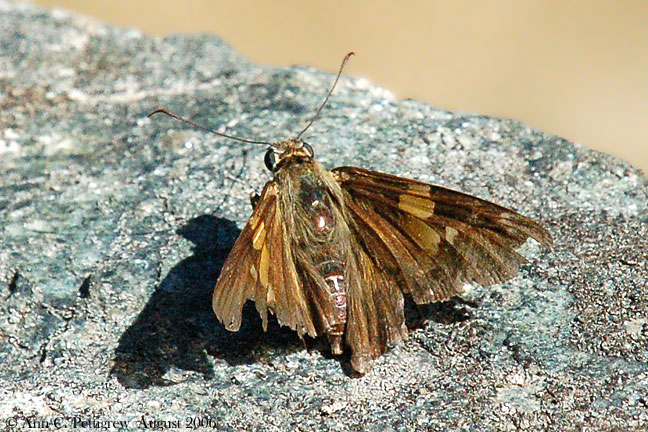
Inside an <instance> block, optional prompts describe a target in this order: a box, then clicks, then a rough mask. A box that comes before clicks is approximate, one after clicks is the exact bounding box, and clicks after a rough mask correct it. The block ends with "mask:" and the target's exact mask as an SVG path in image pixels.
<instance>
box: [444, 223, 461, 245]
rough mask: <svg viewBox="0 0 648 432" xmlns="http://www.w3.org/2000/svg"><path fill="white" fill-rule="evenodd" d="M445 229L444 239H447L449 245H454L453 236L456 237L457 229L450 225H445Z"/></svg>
mask: <svg viewBox="0 0 648 432" xmlns="http://www.w3.org/2000/svg"><path fill="white" fill-rule="evenodd" d="M445 231H446V235H445V237H446V240H448V243H450V244H451V245H454V240H455V237H457V234H459V231H457V230H456V229H454V228H452V227H446V229H445Z"/></svg>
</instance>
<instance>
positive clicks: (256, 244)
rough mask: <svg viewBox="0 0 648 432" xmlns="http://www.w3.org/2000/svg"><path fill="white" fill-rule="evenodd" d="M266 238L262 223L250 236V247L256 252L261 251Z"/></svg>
mask: <svg viewBox="0 0 648 432" xmlns="http://www.w3.org/2000/svg"><path fill="white" fill-rule="evenodd" d="M265 238H266V230H265V224H264V223H263V221H262V222H261V223H260V224H259V226H258V227H257V229H256V231H254V235H253V236H252V247H253V248H254V249H256V250H259V249H261V246H263V242H264V241H265Z"/></svg>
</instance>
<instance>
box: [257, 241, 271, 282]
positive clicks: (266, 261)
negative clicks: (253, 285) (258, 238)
mask: <svg viewBox="0 0 648 432" xmlns="http://www.w3.org/2000/svg"><path fill="white" fill-rule="evenodd" d="M269 270H270V254H269V253H268V247H267V246H266V245H265V244H264V245H263V249H261V257H260V259H259V280H260V281H261V285H262V286H263V287H267V286H268V271H269Z"/></svg>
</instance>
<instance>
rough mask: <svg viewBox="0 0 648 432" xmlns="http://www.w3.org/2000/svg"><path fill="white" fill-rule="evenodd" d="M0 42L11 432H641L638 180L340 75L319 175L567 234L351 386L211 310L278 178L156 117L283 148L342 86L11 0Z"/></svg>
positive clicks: (642, 206)
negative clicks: (505, 209) (491, 205)
mask: <svg viewBox="0 0 648 432" xmlns="http://www.w3.org/2000/svg"><path fill="white" fill-rule="evenodd" d="M0 43H1V46H2V47H3V49H2V50H1V51H0V65H2V66H1V68H0V106H1V107H2V109H1V110H0V169H1V171H2V176H1V177H0V191H1V195H0V221H1V228H2V229H1V230H0V244H2V248H0V280H1V281H2V282H1V284H0V295H1V296H2V299H3V301H2V304H1V305H0V341H1V344H0V363H1V364H2V368H1V369H0V417H1V418H2V421H4V422H5V426H6V427H7V429H12V428H14V429H16V430H24V429H27V428H28V426H29V424H28V423H27V420H28V419H29V421H32V422H33V421H39V422H41V423H39V424H40V425H41V426H43V425H45V423H46V422H49V423H47V424H48V425H50V426H52V425H54V422H55V421H57V422H59V423H61V422H62V425H63V427H64V428H68V429H72V428H74V427H112V428H113V429H119V428H122V429H129V430H137V429H141V428H142V427H144V425H146V426H149V427H156V425H157V427H166V428H177V427H185V426H188V425H187V421H191V422H193V423H192V425H193V426H196V427H203V428H208V427H213V428H217V429H218V430H240V429H255V430H295V429H300V430H312V429H315V428H319V429H330V428H333V429H336V430H360V429H364V430H375V431H379V430H380V431H382V430H423V429H434V430H459V429H475V428H478V429H479V430H516V429H528V430H546V429H551V430H580V429H582V428H589V429H593V430H610V429H624V430H642V429H645V428H647V427H648V399H647V398H646V394H648V366H647V362H648V325H647V324H646V320H645V317H646V316H648V300H647V299H648V296H647V295H646V294H647V290H646V286H647V279H648V270H647V268H646V262H647V260H646V254H647V252H646V251H647V250H648V240H647V238H648V229H647V227H648V217H647V215H648V212H647V203H648V199H647V195H648V182H647V181H646V178H644V177H643V176H642V175H641V173H640V172H639V171H638V170H637V169H635V168H633V167H631V166H630V165H628V164H627V163H625V162H623V161H620V160H618V159H614V158H612V157H610V156H607V155H604V154H601V153H597V152H594V151H591V150H588V149H585V148H582V147H579V146H576V145H574V144H572V143H569V142H567V141H565V140H564V139H561V138H559V137H555V136H549V135H546V134H544V133H542V132H540V131H536V130H533V129H531V128H529V127H527V126H525V125H523V124H520V123H518V122H515V121H511V120H502V119H496V118H490V117H483V116H474V115H459V114H453V113H449V112H446V111H440V110H437V109H434V108H432V107H429V106H426V105H424V104H422V103H418V102H415V101H411V100H395V99H393V98H392V97H391V96H390V95H389V93H388V92H386V91H385V90H382V89H379V88H376V87H374V86H372V85H370V84H369V83H368V82H367V81H366V80H364V79H359V78H354V77H349V76H344V77H342V79H341V82H340V85H339V87H338V88H337V89H336V91H335V93H334V95H333V97H332V98H331V100H330V103H329V105H328V107H327V108H326V109H325V110H324V112H323V114H322V116H321V118H320V119H319V120H318V121H317V122H316V123H315V124H314V125H313V127H312V128H311V129H310V130H309V131H308V133H307V137H306V139H307V141H308V142H309V143H310V144H311V145H312V146H313V148H314V149H315V152H316V154H317V156H318V159H319V161H320V162H321V163H323V164H324V165H325V166H328V167H333V166H339V165H356V166H360V167H365V168H371V169H376V170H380V171H384V172H389V173H394V174H398V175H402V176H406V177H411V178H415V179H419V180H422V181H426V182H433V183H438V184H442V185H445V186H448V187H452V188H456V189H461V190H463V191H466V192H468V193H471V194H474V195H478V196H481V197H483V198H486V199H489V200H492V201H495V202H498V203H501V204H503V205H506V206H509V207H512V208H514V209H516V210H518V211H520V212H521V213H523V214H525V215H528V216H531V217H533V218H535V219H537V220H539V221H541V222H542V223H543V224H544V225H545V226H547V227H548V228H549V229H550V230H551V232H552V233H553V235H554V237H555V247H554V249H553V251H549V250H544V249H542V248H541V247H540V246H539V245H538V244H536V243H534V242H528V243H527V244H526V245H525V246H524V247H523V248H522V249H521V252H522V253H523V254H524V255H525V256H526V257H527V258H528V259H529V260H530V264H528V265H525V266H523V267H522V269H521V274H520V276H519V277H517V278H516V279H514V280H512V281H510V282H508V283H506V284H503V285H501V286H496V287H493V288H490V289H484V288H482V287H479V286H473V287H470V289H467V290H466V293H465V294H464V297H463V299H462V300H457V301H453V302H449V303H446V304H442V305H433V306H429V307H426V308H423V312H422V313H423V315H424V317H425V318H426V319H425V320H421V322H420V323H419V324H418V325H416V326H415V328H414V329H412V331H411V333H410V335H411V337H410V340H409V341H408V342H407V343H406V344H404V345H401V346H398V347H395V348H394V349H392V350H390V351H389V352H388V353H387V354H386V355H384V356H383V357H381V358H380V359H379V360H378V361H377V362H376V365H375V368H374V370H373V371H371V372H370V373H369V374H367V375H366V376H364V377H362V378H352V377H350V376H348V375H347V374H346V373H345V369H344V368H343V365H342V364H341V363H340V362H339V361H338V360H336V359H335V358H331V357H330V356H329V355H327V354H326V353H325V352H324V351H322V350H320V349H319V348H318V345H317V343H314V342H313V341H307V345H308V349H307V348H305V347H304V344H303V343H302V342H301V341H300V340H299V338H298V337H297V336H296V334H295V333H294V332H292V331H290V330H289V329H285V328H279V327H278V326H277V324H276V322H274V323H271V326H270V331H269V332H268V333H265V334H264V333H263V332H262V330H261V325H260V320H259V318H258V316H257V314H256V312H255V310H254V308H253V307H252V308H246V310H245V316H244V321H243V326H242V328H241V330H240V331H239V332H238V333H229V332H227V331H225V330H224V329H223V327H222V326H221V325H220V324H219V323H218V322H217V320H216V318H215V317H214V316H213V313H212V312H211V306H210V296H211V290H212V289H213V286H214V284H215V281H216V279H217V277H218V274H219V271H220V268H221V266H222V264H223V261H224V259H225V258H226V256H227V254H228V252H229V250H230V249H231V247H232V244H233V242H234V240H235V239H236V237H237V235H238V233H239V232H240V229H241V228H242V226H243V224H244V223H245V221H246V220H247V218H248V217H249V215H250V212H251V209H250V205H249V193H250V192H252V191H259V190H260V189H261V187H262V186H263V184H264V183H265V182H266V181H267V180H268V179H269V178H270V175H269V173H268V172H267V170H265V168H264V165H263V155H264V151H265V149H264V148H263V147H259V146H254V145H244V144H240V143H237V142H233V141H230V140H226V139H223V138H220V137H216V136H213V135H208V134H205V133H203V132H201V131H197V130H194V129H192V128H189V127H187V126H186V125H183V124H180V123H178V122H175V121H173V120H172V119H169V118H162V117H154V118H152V119H148V118H147V117H146V115H147V113H149V112H150V111H152V110H153V109H155V108H158V107H165V108H168V109H170V110H173V111H177V112H179V113H181V114H183V115H185V116H187V117H190V118H191V119H193V120H194V121H196V122H198V123H200V124H203V125H206V126H208V127H213V128H216V129H218V130H222V131H227V132H228V133H235V134H236V135H237V136H241V137H247V138H255V139H261V140H271V141H273V140H279V139H284V138H289V137H293V136H294V135H295V134H296V133H297V132H298V131H299V130H300V129H301V128H302V127H303V125H305V124H306V122H307V121H308V120H309V118H310V116H312V115H313V113H314V111H315V109H316V108H317V106H318V105H319V104H320V102H321V101H322V100H323V97H324V95H325V94H326V91H327V90H328V87H329V85H330V83H331V82H332V77H331V76H330V75H328V74H324V73H322V72H320V71H317V70H314V69H312V68H306V67H294V68H270V67H262V66H259V65H255V64H252V63H250V62H249V61H247V60H245V59H243V58H242V57H241V56H239V55H238V54H237V53H235V52H234V51H233V50H232V49H231V48H230V47H228V46H227V45H226V44H225V43H224V42H223V41H221V40H220V39H218V38H216V37H211V36H204V35H197V36H173V37H168V38H164V39H158V38H150V37H146V36H144V35H142V34H140V33H139V32H137V31H132V30H121V29H115V28H111V27H107V26H105V25H102V24H99V23H96V22H94V21H91V20H89V19H87V18H83V17H79V16H74V15H71V14H68V13H65V12H46V11H44V10H42V9H38V8H36V7H34V6H30V5H25V4H21V3H13V2H5V1H0ZM343 54H344V53H340V56H342V55H343ZM331 66H332V67H334V66H335V65H331ZM138 389H139V390H138ZM84 422H85V423H84ZM111 422H112V423H111ZM118 422H125V423H118ZM176 424H177V425H178V426H176ZM83 425H86V426H83Z"/></svg>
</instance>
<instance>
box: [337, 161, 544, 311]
mask: <svg viewBox="0 0 648 432" xmlns="http://www.w3.org/2000/svg"><path fill="white" fill-rule="evenodd" d="M332 172H333V175H334V176H335V177H336V179H337V180H338V181H339V182H340V184H341V187H342V190H343V191H344V194H345V205H346V208H347V211H348V219H349V220H351V221H353V222H352V223H350V225H351V226H352V227H353V230H354V234H355V235H356V237H357V238H358V240H359V242H360V244H361V245H362V246H363V247H364V249H365V250H366V252H367V253H368V255H369V256H370V257H372V259H373V260H374V262H375V263H376V264H377V266H378V267H379V268H380V269H382V271H383V272H386V273H388V274H390V275H392V277H394V279H395V280H396V282H397V284H398V285H399V286H400V288H401V290H402V291H403V292H406V293H411V295H412V297H413V299H414V300H415V301H416V302H417V303H428V302H432V301H443V300H447V299H449V298H450V297H452V296H454V295H455V294H457V293H458V292H459V290H460V289H461V287H462V286H463V284H464V283H466V282H471V281H475V282H478V283H480V284H482V285H485V286H488V285H492V284H495V283H500V282H503V281H505V280H508V279H510V278H512V277H514V276H515V275H516V274H517V271H518V266H519V265H520V264H522V263H524V262H526V260H525V259H524V257H522V256H521V255H519V254H518V253H517V252H515V248H516V247H518V246H520V245H522V244H523V243H524V242H525V241H526V239H527V238H529V237H531V238H534V239H536V240H537V241H539V242H540V243H541V244H543V245H545V246H549V245H551V243H552V239H551V235H550V234H549V233H548V232H547V231H546V230H545V229H544V228H542V227H541V226H540V225H539V224H538V223H536V222H534V221H533V220H531V219H529V218H526V217H524V216H522V215H520V214H518V213H516V212H514V211H512V210H509V209H506V208H504V207H502V206H499V205H497V204H493V203H490V202H488V201H485V200H482V199H480V198H476V197H473V196H470V195H467V194H464V193H461V192H456V191H453V190H450V189H446V188H442V187H439V186H433V185H428V184H425V183H421V182H417V181H413V180H409V179H404V178H401V177H396V176H392V175H389V174H382V173H377V172H374V171H368V170H364V169H360V168H354V167H341V168H336V169H334V170H333V171H332Z"/></svg>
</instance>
